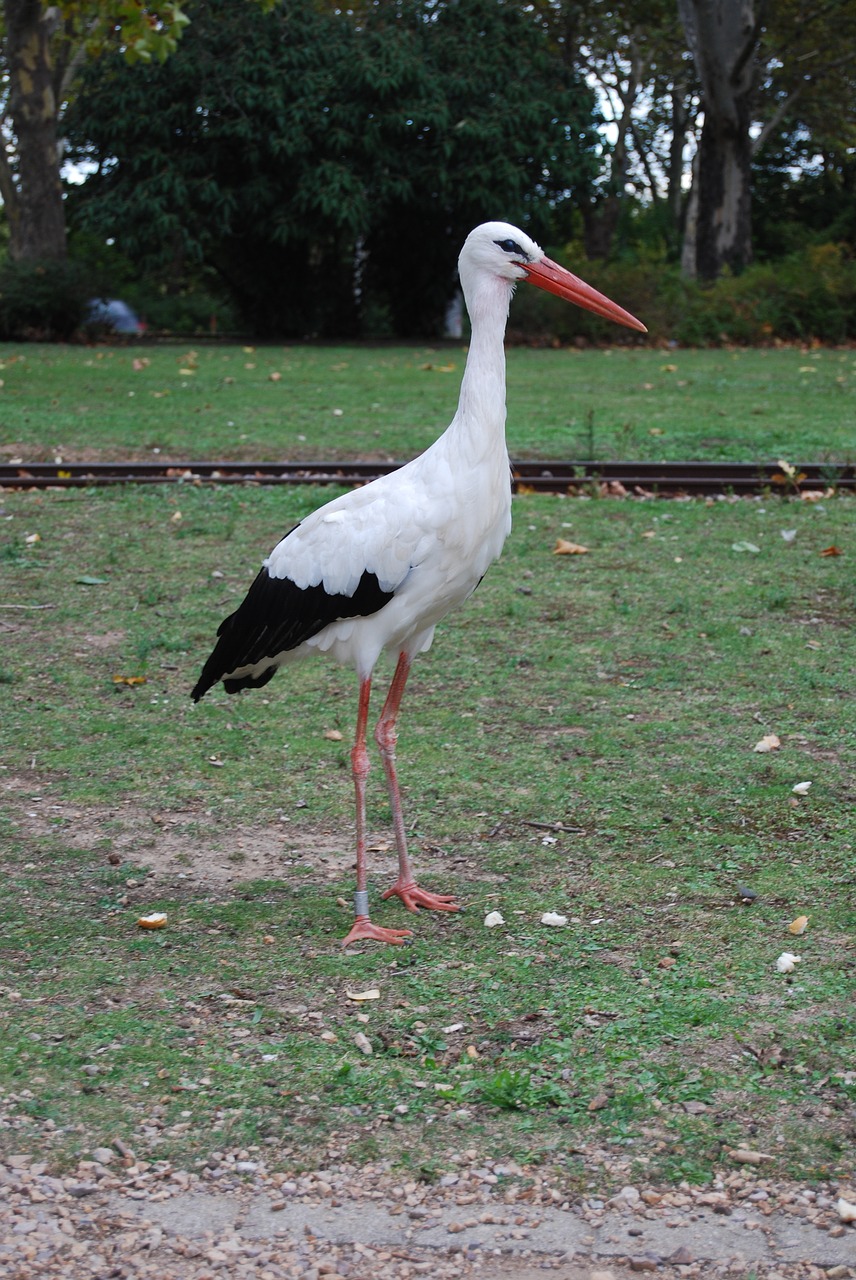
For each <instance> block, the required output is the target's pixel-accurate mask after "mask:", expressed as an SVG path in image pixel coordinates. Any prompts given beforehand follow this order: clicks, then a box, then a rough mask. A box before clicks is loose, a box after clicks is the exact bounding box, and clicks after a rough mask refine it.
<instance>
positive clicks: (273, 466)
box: [0, 461, 856, 497]
mask: <svg viewBox="0 0 856 1280" xmlns="http://www.w3.org/2000/svg"><path fill="white" fill-rule="evenodd" d="M400 465H401V463H399V462H386V463H384V462H86V463H83V462H62V463H56V462H51V463H48V462H29V463H24V462H20V463H18V462H13V463H3V464H0V488H6V489H81V488H90V487H93V486H102V485H117V484H264V485H271V484H338V485H346V486H347V485H356V484H366V483H367V482H368V481H369V480H373V479H375V477H376V476H379V475H384V474H386V473H387V472H389V471H395V470H396V468H397V467H399V466H400ZM511 465H512V473H513V477H514V485H515V488H516V489H517V490H518V491H523V492H538V493H568V492H585V491H587V490H589V489H591V488H592V487H593V486H601V485H603V486H606V487H607V492H612V493H620V492H621V490H622V489H625V490H626V491H627V492H628V493H637V494H638V493H644V494H662V495H664V496H665V495H668V496H673V497H674V496H677V495H681V494H686V495H689V496H692V495H697V494H716V493H734V494H757V493H763V492H764V491H765V490H767V489H770V490H772V491H774V492H776V491H778V492H788V491H790V492H794V491H796V489H797V488H799V490H800V491H801V492H805V491H807V490H815V491H817V490H821V491H823V490H825V489H827V488H835V489H838V490H847V491H850V492H853V491H856V466H854V465H853V464H844V463H842V464H824V465H820V464H807V465H805V466H802V467H796V468H795V469H794V475H793V477H789V476H785V475H783V473H782V468H781V467H780V466H779V465H778V464H777V463H760V464H756V463H742V462H735V463H725V462H564V461H546V462H545V461H536V462H533V461H516V462H515V461H513V462H512V464H511Z"/></svg>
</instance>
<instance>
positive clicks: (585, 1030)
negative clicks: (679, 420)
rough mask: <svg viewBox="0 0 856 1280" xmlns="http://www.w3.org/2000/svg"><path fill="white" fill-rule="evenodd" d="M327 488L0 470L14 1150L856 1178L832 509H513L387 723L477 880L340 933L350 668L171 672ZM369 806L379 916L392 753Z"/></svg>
mask: <svg viewBox="0 0 856 1280" xmlns="http://www.w3.org/2000/svg"><path fill="white" fill-rule="evenodd" d="M79 354H82V353H79ZM536 354H537V353H536ZM113 358H114V359H116V358H118V357H117V356H114V357H113ZM212 358H213V355H212ZM599 358H600V359H602V360H605V359H606V358H605V357H603V356H600V357H599ZM322 496H323V497H326V496H329V495H328V494H327V493H326V492H325V493H324V494H318V493H313V492H308V491H305V490H299V491H283V490H265V489H257V490H250V489H247V490H234V489H223V490H218V489H210V488H204V487H202V488H188V489H182V490H180V491H179V490H168V491H165V490H157V491H152V490H139V489H128V490H127V491H124V492H114V491H75V492H72V493H45V494H24V493H20V494H18V493H14V494H13V493H7V494H5V495H3V496H2V498H0V507H2V524H0V604H2V606H3V607H2V608H0V637H2V641H3V655H2V664H0V665H2V671H3V679H2V681H0V799H2V808H0V849H2V851H3V852H2V855H0V857H2V878H0V892H2V894H3V908H2V909H3V919H4V928H3V934H2V939H0V965H1V966H2V972H3V975H4V976H3V979H2V987H0V1020H2V1021H0V1026H2V1035H0V1045H2V1048H0V1095H3V1096H4V1097H5V1099H6V1103H5V1110H6V1112H7V1114H8V1117H9V1124H10V1127H9V1128H6V1129H3V1130H0V1144H2V1146H3V1148H5V1149H6V1150H20V1149H22V1148H23V1149H27V1150H30V1151H33V1150H35V1149H38V1150H40V1151H43V1152H45V1153H46V1154H47V1156H48V1158H50V1159H51V1160H54V1161H61V1160H63V1159H65V1158H71V1157H72V1156H73V1155H74V1153H75V1152H76V1151H80V1150H86V1149H89V1148H91V1147H92V1146H93V1145H98V1144H101V1143H104V1142H108V1141H110V1140H111V1139H112V1138H114V1137H122V1138H123V1139H124V1140H125V1141H126V1142H128V1144H129V1145H131V1146H132V1147H133V1148H134V1149H135V1150H136V1152H137V1154H138V1155H149V1156H151V1155H160V1156H164V1155H167V1156H169V1157H170V1158H173V1159H175V1160H176V1161H179V1162H185V1163H186V1162H192V1161H193V1160H195V1159H201V1158H204V1157H205V1156H207V1154H208V1153H209V1152H210V1151H211V1150H212V1149H217V1148H219V1149H223V1148H224V1147H226V1146H237V1147H246V1146H250V1145H253V1144H267V1145H266V1150H267V1151H268V1155H267V1157H266V1158H267V1159H268V1161H269V1162H270V1163H275V1162H276V1161H280V1162H282V1163H283V1164H290V1165H291V1166H293V1165H294V1164H295V1163H297V1164H300V1163H304V1164H309V1163H318V1164H323V1163H324V1162H325V1161H326V1160H328V1159H331V1158H335V1157H336V1155H337V1154H338V1155H339V1156H347V1157H348V1158H351V1159H368V1158H370V1157H372V1156H373V1155H377V1154H383V1155H390V1156H392V1158H393V1159H395V1160H397V1161H398V1162H403V1163H404V1164H409V1165H410V1166H411V1167H412V1168H413V1170H414V1172H416V1173H419V1174H420V1176H425V1177H430V1176H433V1174H434V1173H436V1171H437V1170H439V1169H442V1168H444V1167H446V1166H447V1162H448V1157H449V1155H450V1153H452V1152H455V1151H460V1150H463V1149H465V1148H470V1147H472V1148H475V1149H476V1150H477V1151H479V1152H483V1153H484V1154H485V1155H488V1154H490V1156H491V1157H493V1158H499V1157H500V1156H503V1155H504V1156H507V1157H513V1158H517V1159H519V1160H523V1161H531V1160H542V1161H545V1162H547V1163H548V1164H549V1165H550V1166H551V1167H552V1168H553V1170H554V1172H555V1176H556V1177H557V1178H559V1179H564V1180H566V1181H567V1182H568V1183H569V1184H572V1185H573V1184H574V1183H575V1181H576V1180H579V1179H580V1178H582V1177H583V1174H582V1173H581V1164H580V1157H579V1154H578V1153H579V1151H580V1150H581V1149H583V1148H586V1149H588V1150H600V1149H606V1150H615V1151H617V1152H623V1153H625V1154H626V1155H628V1156H630V1157H635V1158H636V1160H637V1165H636V1173H637V1174H638V1176H639V1177H645V1178H650V1179H657V1178H663V1179H674V1180H678V1179H681V1178H689V1179H691V1180H694V1181H703V1180H705V1179H707V1178H709V1177H710V1176H711V1175H712V1173H713V1171H714V1170H716V1169H717V1168H720V1167H722V1166H723V1165H726V1166H727V1165H728V1156H727V1152H728V1150H729V1149H731V1148H732V1147H734V1146H736V1145H738V1144H743V1145H748V1146H751V1147H755V1148H757V1149H759V1150H762V1151H765V1152H767V1153H770V1154H771V1155H773V1157H774V1162H773V1164H771V1165H768V1166H765V1170H769V1171H771V1172H774V1173H775V1174H776V1175H777V1176H793V1177H798V1178H800V1179H803V1180H812V1179H821V1178H826V1177H830V1176H833V1175H837V1174H841V1173H842V1172H843V1171H845V1170H847V1169H849V1168H852V1153H853V1150H854V1142H853V1138H854V1130H853V1100H854V1096H856V1082H854V1078H853V1062H852V1044H853V1024H852V988H853V978H854V961H856V955H854V947H853V926H854V922H856V919H855V913H854V897H855V896H856V895H854V870H855V869H856V868H855V867H854V835H856V829H854V828H856V824H854V820H853V804H852V801H853V790H852V788H853V781H852V779H853V766H854V755H856V753H854V745H856V739H854V729H853V717H852V711H851V709H850V699H851V698H852V671H853V645H852V633H851V632H850V631H849V628H850V627H851V625H852V605H853V586H854V574H853V561H854V555H856V544H854V539H853V528H854V514H856V510H854V503H853V501H852V500H851V499H845V498H837V499H831V500H828V501H825V502H822V503H820V504H808V503H805V502H797V501H794V502H785V501H782V500H781V499H779V498H774V497H770V498H768V499H766V500H761V501H743V502H737V503H729V502H719V503H713V504H708V503H705V502H702V501H699V502H672V503H656V502H650V503H639V502H629V501H627V502H615V501H607V500H604V501H590V500H585V499H576V500H567V499H560V498H546V497H540V498H539V497H533V496H526V497H522V498H518V499H516V501H515V529H514V532H513V534H512V537H511V539H510V541H509V544H508V546H507V549H506V553H505V555H504V557H503V559H502V561H501V562H500V563H499V565H497V566H496V567H495V568H494V569H493V570H492V571H491V573H490V574H489V575H488V577H487V579H486V581H485V582H484V583H483V585H482V586H481V587H480V589H479V591H478V592H477V593H476V595H475V596H474V597H473V599H472V601H470V603H469V604H468V606H467V607H466V609H464V610H463V611H462V612H461V613H460V614H459V615H457V616H456V617H454V618H450V619H449V620H448V622H447V623H444V624H443V625H442V626H441V627H440V628H439V629H438V634H437V638H436V641H435V645H434V648H433V650H432V651H431V653H430V654H428V655H425V656H424V657H423V658H422V659H420V661H419V662H418V664H417V665H416V667H415V670H414V674H413V677H412V687H411V688H409V690H408V697H407V699H406V702H405V710H404V714H403V718H402V725H401V737H400V741H399V754H400V759H401V773H402V783H403V786H404V792H405V806H406V812H407V814H408V820H409V823H410V825H411V828H412V843H413V851H414V854H415V857H416V860H417V865H419V866H421V867H422V869H423V879H424V881H425V883H426V884H428V885H429V886H430V887H434V888H437V889H440V890H450V889H451V890H454V891H456V892H457V893H458V894H459V895H460V897H461V899H462V900H463V901H464V903H465V904H466V907H467V910H466V911H465V912H464V913H462V914H461V915H459V916H455V917H451V918H439V917H436V916H428V915H425V914H424V913H423V914H422V915H421V916H420V917H418V918H417V919H415V921H413V925H414V929H415V938H414V941H413V944H412V945H411V946H409V947H407V948H406V949H401V950H397V949H396V950H394V949H391V948H386V949H380V948H372V947H365V948H364V949H363V950H362V951H361V952H360V954H358V955H348V956H345V955H343V954H342V952H341V951H340V949H339V947H338V940H339V939H340V938H341V937H342V936H343V935H344V933H345V932H346V930H347V927H348V918H349V912H350V907H349V905H348V904H349V903H350V898H351V891H352V874H353V873H352V870H351V863H352V853H351V785H350V778H349V772H348V752H349V747H350V737H351V733H352V726H353V717H354V711H355V688H354V679H353V676H352V675H351V674H350V673H348V672H344V671H340V670H338V669H336V668H333V667H331V666H329V665H326V664H324V663H322V662H320V661H319V662H316V663H307V664H305V665H302V666H299V667H295V668H293V669H292V670H290V671H288V672H286V673H281V674H280V675H279V676H278V677H277V679H276V680H275V681H274V682H273V683H272V684H271V685H270V686H268V687H267V688H266V689H265V690H263V691H260V692H258V693H256V694H254V695H248V696H244V697H241V698H240V699H227V697H226V696H225V695H223V694H220V693H215V694H214V695H212V696H210V697H209V698H207V699H206V700H205V701H204V702H203V703H201V704H200V705H199V706H198V707H193V706H192V705H191V703H190V701H189V698H188V690H189V688H190V686H191V685H192V683H193V681H194V679H195V676H196V673H197V670H198V668H199V665H200V663H201V661H202V660H203V659H204V657H205V656H206V655H207V652H208V649H209V647H210V644H211V642H212V640H213V635H214V630H215V627H216V625H217V623H218V622H219V621H220V619H221V618H222V617H223V616H224V615H225V613H226V612H228V611H229V610H230V609H231V608H232V607H233V606H234V604H235V603H236V601H237V600H238V598H239V597H240V595H241V594H242V592H243V590H244V589H245V587H246V585H247V584H248V583H249V581H250V579H251V576H252V574H253V573H254V571H255V568H256V566H257V564H258V562H259V560H260V559H261V557H262V555H263V554H265V552H266V551H267V550H268V549H269V546H270V545H271V543H272V542H273V540H274V539H275V538H276V537H277V536H279V534H280V533H281V532H282V531H283V530H284V529H286V528H288V527H289V525H290V524H291V523H293V522H294V520H295V519H297V518H299V517H300V516H301V515H302V514H303V513H304V512H305V511H306V510H307V509H308V508H310V507H311V506H313V505H314V504H315V503H316V502H317V501H318V500H319V498H320V497H322ZM782 529H788V530H796V535H795V537H794V538H793V540H792V541H785V540H784V539H783V538H782V537H781V530H782ZM34 535H38V540H32V539H33V537H34ZM558 537H566V538H571V539H573V540H574V541H577V542H581V543H583V544H585V545H586V546H588V547H589V548H590V550H589V553H588V554H587V555H584V556H578V557H562V556H555V555H554V554H553V547H554V545H555V541H556V539H557V538H558ZM744 542H749V543H752V544H753V545H754V546H756V547H757V548H758V551H757V553H751V552H745V551H744V552H740V551H736V550H734V546H735V544H740V543H744ZM832 545H835V546H837V547H838V548H839V549H840V550H841V551H842V552H843V554H841V555H838V556H822V555H821V554H820V553H821V552H822V551H823V550H824V549H827V548H829V547H830V546H832ZM215 571H216V573H217V574H218V575H222V576H216V577H215V576H212V575H213V573H214V572H215ZM83 579H87V580H88V581H83ZM92 579H95V581H94V582H93V581H92ZM9 606H15V607H11V608H10V607H9ZM43 606H48V607H43ZM117 676H118V677H121V678H122V679H123V680H126V679H139V678H144V680H145V683H138V684H127V683H115V677H117ZM330 730H339V731H340V733H341V734H342V738H341V740H337V739H335V738H330V737H327V736H325V734H326V733H327V732H328V731H330ZM768 732H774V733H776V734H778V736H779V738H780V740H781V744H782V745H781V748H780V749H779V750H778V751H775V752H771V753H769V754H759V753H756V752H755V751H753V746H754V744H755V743H756V742H757V741H758V740H759V739H760V738H761V737H762V736H763V735H764V734H765V733H768ZM806 780H809V781H811V782H812V783H813V786H812V790H811V792H810V794H809V795H808V796H807V797H805V798H799V797H797V796H795V795H794V794H793V792H792V790H791V788H792V786H793V785H794V784H795V783H797V782H800V781H806ZM369 823H370V826H371V830H372V836H373V843H374V844H376V845H378V846H380V847H379V848H377V849H376V850H375V852H373V853H372V855H371V858H372V867H373V876H372V901H373V916H374V918H375V919H376V920H377V921H378V922H379V923H389V924H393V925H395V924H400V923H402V918H403V916H404V914H405V913H404V912H403V910H402V909H401V908H400V907H399V906H398V905H397V904H394V903H381V902H380V901H379V890H380V889H381V888H382V887H383V886H384V884H386V883H388V882H389V880H390V879H391V878H392V866H393V858H392V854H391V853H390V851H389V848H388V843H389V838H390V837H389V831H388V815H387V807H386V802H385V797H384V795H383V791H382V785H381V780H380V769H379V768H378V767H377V766H376V767H375V771H374V772H373V774H372V776H371V779H370V805H369ZM742 884H748V885H749V886H750V887H752V888H753V889H754V890H755V891H756V892H757V894H758V899H757V901H756V902H755V904H754V905H753V906H751V907H748V906H744V905H743V904H742V903H741V900H740V894H739V892H738V886H740V885H742ZM340 899H341V900H343V901H344V902H345V905H344V906H342V905H340V901H339V900H340ZM493 909H499V910H501V911H502V913H503V915H504V916H505V919H506V921H507V924H506V926H505V927H504V928H503V929H500V930H495V931H491V930H487V929H485V928H484V926H483V923H482V922H483V918H484V915H485V913H486V912H487V911H490V910H493ZM149 910H165V911H166V912H167V913H168V915H169V925H168V927H167V928H166V929H165V930H163V931H161V932H156V933H146V932H143V931H141V930H139V929H138V928H137V927H136V924H135V922H136V920H137V918H138V916H139V915H140V914H141V913H143V912H144V911H149ZM548 910H549V911H558V912H561V913H563V914H566V915H567V916H569V917H570V919H571V923H570V924H569V926H568V927H566V928H564V929H549V928H546V927H544V926H542V925H540V923H539V921H540V916H541V914H542V913H543V912H544V911H548ZM800 914H806V915H808V916H809V920H810V924H809V929H808V932H807V933H806V934H804V935H803V936H802V937H800V938H793V937H792V936H791V935H790V934H789V933H788V931H787V925H788V923H789V922H790V921H791V920H792V919H793V918H794V917H796V916H797V915H800ZM404 923H411V921H410V920H409V919H408V920H405V921H404ZM785 950H793V951H796V952H797V953H798V954H800V955H801V956H802V957H803V960H802V964H801V965H800V966H799V967H798V968H797V970H796V971H795V973H794V974H793V975H792V976H790V977H786V976H783V975H780V974H778V973H777V972H776V970H775V960H776V957H777V956H778V955H779V954H780V953H781V952H782V951H785ZM669 962H673V963H671V964H670V963H669ZM373 985H377V986H378V987H379V988H380V991H381V999H380V1000H379V1001H377V1002H373V1003H370V1004H367V1005H364V1006H358V1005H356V1004H354V1003H353V1002H352V1001H350V1000H348V998H347V994H346V993H347V991H348V990H351V991H354V990H361V989H365V988H368V987H370V986H373ZM360 1009H364V1010H365V1011H366V1012H367V1013H368V1017H369V1021H368V1023H366V1024H361V1023H360V1022H358V1021H357V1018H356V1015H357V1012H358V1010H360ZM359 1030H363V1031H364V1032H365V1033H366V1034H367V1035H368V1036H369V1038H370V1040H371V1042H372V1044H373V1046H374V1050H375V1051H374V1054H373V1055H372V1056H371V1057H370V1058H367V1057H364V1056H363V1055H362V1054H361V1053H360V1052H359V1051H358V1049H357V1048H356V1047H355V1045H354V1043H353V1037H354V1035H355V1034H356V1032H357V1031H359ZM322 1032H327V1033H330V1035H331V1036H332V1037H334V1038H329V1037H328V1038H322ZM397 1108H398V1110H397ZM401 1130H404V1131H405V1132H406V1135H407V1142H406V1143H405V1144H402V1145H397V1144H398V1135H399V1132H400V1131H401ZM410 1152H412V1153H416V1152H418V1155H417V1154H409V1153H410ZM575 1153H576V1154H575ZM584 1176H585V1177H586V1178H591V1177H592V1176H593V1175H592V1172H591V1167H589V1168H588V1169H587V1171H586V1173H585V1175H584Z"/></svg>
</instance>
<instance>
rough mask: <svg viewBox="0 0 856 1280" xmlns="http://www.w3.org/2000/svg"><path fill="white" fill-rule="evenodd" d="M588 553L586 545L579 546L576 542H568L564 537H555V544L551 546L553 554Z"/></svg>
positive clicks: (577, 554)
mask: <svg viewBox="0 0 856 1280" xmlns="http://www.w3.org/2000/svg"><path fill="white" fill-rule="evenodd" d="M587 554H588V547H581V546H580V544H579V543H578V542H568V541H567V540H566V539H565V538H557V539H556V545H555V547H554V548H553V555H554V556H584V555H587Z"/></svg>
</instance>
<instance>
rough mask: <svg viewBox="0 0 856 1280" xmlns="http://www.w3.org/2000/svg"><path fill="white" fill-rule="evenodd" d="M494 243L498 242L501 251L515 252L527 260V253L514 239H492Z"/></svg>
mask: <svg viewBox="0 0 856 1280" xmlns="http://www.w3.org/2000/svg"><path fill="white" fill-rule="evenodd" d="M494 244H498V245H499V247H500V249H501V250H502V252H503V253H516V254H518V255H519V256H520V257H521V258H525V259H526V260H527V262H528V260H529V254H528V253H527V252H526V250H525V249H522V248H521V247H520V245H519V244H518V243H517V241H516V240H494Z"/></svg>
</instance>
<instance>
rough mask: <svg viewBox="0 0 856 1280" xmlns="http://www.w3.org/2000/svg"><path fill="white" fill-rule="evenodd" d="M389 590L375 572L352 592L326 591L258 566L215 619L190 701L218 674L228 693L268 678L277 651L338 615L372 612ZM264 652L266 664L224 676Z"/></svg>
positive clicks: (250, 663) (261, 659)
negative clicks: (234, 604) (254, 671)
mask: <svg viewBox="0 0 856 1280" xmlns="http://www.w3.org/2000/svg"><path fill="white" fill-rule="evenodd" d="M393 595H394V592H392V591H382V590H381V587H380V583H379V582H378V579H377V575H376V574H374V573H369V572H368V571H366V572H365V573H364V574H363V576H362V577H361V578H360V581H359V582H358V584H357V589H356V591H355V592H354V594H353V595H352V596H346V595H331V594H330V593H329V592H327V591H325V590H324V587H323V584H321V583H319V584H318V585H317V586H315V587H298V586H296V585H295V583H293V582H292V581H291V579H290V578H272V577H271V576H270V574H269V573H268V571H267V569H262V570H261V572H260V573H259V575H258V577H257V578H256V580H255V582H254V583H253V585H252V586H251V587H250V589H249V591H248V592H247V594H246V596H245V597H244V600H243V602H242V603H241V604H240V605H239V606H238V608H237V609H236V610H235V612H234V613H232V614H230V615H229V617H228V618H226V619H225V620H224V621H223V622H221V623H220V626H219V627H218V629H217V635H218V637H219V638H218V640H217V644H216V645H215V647H214V651H213V653H212V654H211V657H210V658H209V659H208V661H207V662H206V663H205V666H204V667H203V668H202V674H201V675H200V677H199V680H198V681H197V683H196V686H195V688H194V690H193V693H192V695H191V696H192V698H193V700H194V702H198V701H199V699H200V698H201V697H203V696H204V695H205V694H206V693H207V692H208V690H209V689H210V688H211V687H212V685H215V684H216V683H217V681H218V680H223V685H224V688H225V689H226V692H227V693H237V692H238V691H239V690H240V689H247V688H258V687H260V686H261V685H263V684H267V682H268V680H270V678H271V677H272V676H273V674H274V672H275V671H276V663H275V662H274V661H273V659H274V658H275V657H276V656H277V654H280V653H283V652H284V651H285V650H286V649H296V648H297V646H298V645H299V644H302V643H303V641H304V640H309V639H311V638H312V636H315V635H317V634H318V632H319V631H323V630H324V628H325V627H326V626H329V624H330V623H331V622H336V621H337V620H338V619H339V618H356V617H364V616H367V615H368V614H371V613H377V611H378V609H382V608H383V606H384V605H385V604H386V603H387V602H388V601H389V600H391V599H392V597H393ZM265 658H270V659H271V665H270V666H269V667H268V668H266V669H265V670H264V671H262V672H261V673H260V674H259V675H257V676H240V677H238V678H237V679H235V680H230V679H227V678H226V677H228V676H229V673H230V672H232V671H237V670H239V669H240V668H241V667H250V666H256V665H257V664H258V663H260V662H264V660H265Z"/></svg>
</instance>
